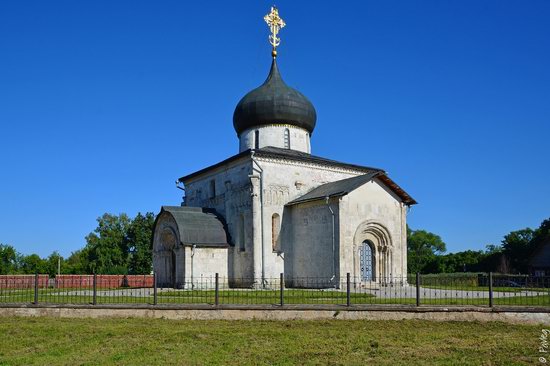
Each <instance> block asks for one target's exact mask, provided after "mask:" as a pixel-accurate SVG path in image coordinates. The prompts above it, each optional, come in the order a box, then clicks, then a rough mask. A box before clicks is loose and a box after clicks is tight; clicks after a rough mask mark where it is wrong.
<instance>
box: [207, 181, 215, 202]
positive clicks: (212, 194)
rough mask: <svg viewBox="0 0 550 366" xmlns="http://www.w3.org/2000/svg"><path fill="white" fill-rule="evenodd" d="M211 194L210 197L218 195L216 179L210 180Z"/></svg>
mask: <svg viewBox="0 0 550 366" xmlns="http://www.w3.org/2000/svg"><path fill="white" fill-rule="evenodd" d="M209 195H210V198H214V197H216V181H215V180H214V179H212V180H211V181H210V190H209Z"/></svg>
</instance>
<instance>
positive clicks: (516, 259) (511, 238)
mask: <svg viewBox="0 0 550 366" xmlns="http://www.w3.org/2000/svg"><path fill="white" fill-rule="evenodd" d="M534 234H535V231H534V230H533V229H530V228H526V229H523V230H517V231H512V232H511V233H509V234H508V235H506V236H504V239H503V240H502V251H503V253H504V255H505V256H506V260H507V261H508V264H509V266H510V267H511V269H512V271H515V272H523V273H526V272H527V261H528V259H529V257H530V255H531V253H532V251H533V246H532V243H531V242H532V240H533V235H534Z"/></svg>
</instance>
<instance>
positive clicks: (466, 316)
mask: <svg viewBox="0 0 550 366" xmlns="http://www.w3.org/2000/svg"><path fill="white" fill-rule="evenodd" d="M0 316H3V317H13V316H24V317H36V316H49V317H56V318H162V319H172V320H176V319H189V320H213V319H221V320H321V319H333V320H335V321H338V320H359V319H361V320H404V319H419V320H431V321H478V322H490V321H499V322H506V323H510V324H544V325H550V313H549V312H547V311H542V310H540V311H533V310H525V311H521V310H518V309H515V310H513V311H507V310H506V309H503V310H497V309H483V308H466V309H465V308H460V307H457V308H421V309H418V310H414V309H410V308H407V307H400V306H394V307H392V308H391V309H388V308H385V309H384V308H380V307H378V308H374V307H366V308H364V309H363V310H358V309H356V308H351V310H349V311H348V310H346V309H345V308H344V307H342V306H340V307H337V306H335V307H333V308H332V309H326V307H325V308H317V309H316V308H315V307H310V309H301V308H292V307H287V308H286V309H276V308H273V307H271V308H254V309H252V308H250V309H223V308H214V307H212V308H210V309H192V308H187V309H178V308H174V309H167V308H166V307H164V308H162V307H156V308H155V307H151V306H148V307H146V308H143V307H142V308H137V307H133V308H129V307H126V308H121V307H118V308H116V307H99V306H97V307H92V306H86V305H84V306H78V305H71V306H68V307H64V306H47V307H44V306H38V307H34V306H33V307H13V306H12V307H0Z"/></svg>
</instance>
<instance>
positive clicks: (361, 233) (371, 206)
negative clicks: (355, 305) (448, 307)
mask: <svg viewBox="0 0 550 366" xmlns="http://www.w3.org/2000/svg"><path fill="white" fill-rule="evenodd" d="M340 214H341V216H342V218H343V219H342V220H341V222H340V228H341V230H340V243H341V245H340V256H341V258H342V260H341V262H340V273H341V274H345V273H347V272H349V273H351V275H352V276H354V277H357V278H359V277H360V275H361V274H360V270H359V255H358V254H359V247H360V245H361V243H362V242H363V241H364V240H370V241H371V242H372V243H373V244H374V245H375V247H376V253H375V258H376V266H375V267H376V274H377V277H378V278H379V279H384V277H385V278H389V277H406V274H407V258H406V249H407V248H406V240H407V239H406V216H405V215H406V206H404V205H403V204H402V202H401V200H400V199H399V198H398V197H397V196H396V195H395V194H393V192H391V191H389V190H388V189H387V188H385V187H384V186H383V185H382V184H381V183H380V181H378V180H377V179H375V180H374V181H371V182H368V183H366V184H364V185H363V186H361V187H359V188H357V189H356V190H354V191H352V192H351V193H350V194H348V195H346V196H344V197H342V199H341V201H340ZM383 261H385V262H383Z"/></svg>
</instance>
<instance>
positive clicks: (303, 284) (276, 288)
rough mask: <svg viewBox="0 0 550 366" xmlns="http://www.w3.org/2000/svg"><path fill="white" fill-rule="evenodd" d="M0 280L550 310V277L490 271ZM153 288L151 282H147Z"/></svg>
mask: <svg viewBox="0 0 550 366" xmlns="http://www.w3.org/2000/svg"><path fill="white" fill-rule="evenodd" d="M43 277H44V276H42V275H41V276H39V275H36V276H31V277H27V278H25V279H24V280H23V279H22V278H19V277H18V276H0V305H1V304H22V303H33V304H42V303H44V304H91V305H102V304H151V305H165V304H166V305H168V304H172V305H178V304H179V305H183V304H203V305H214V306H219V305H273V306H284V305H343V306H362V305H411V306H423V305H435V306H437V305H440V306H452V305H469V306H487V307H491V306H550V277H534V276H525V275H504V274H491V273H474V274H438V275H419V274H416V275H408V276H406V277H383V278H377V279H375V280H373V281H363V280H361V279H360V278H355V277H352V276H350V275H349V274H347V275H346V276H345V277H344V278H317V277H310V278H290V279H289V278H287V279H285V277H284V275H283V274H281V275H280V276H279V277H277V278H265V279H252V278H231V279H228V278H225V277H221V276H218V275H216V276H213V277H199V278H193V279H186V280H184V281H183V282H181V283H179V284H178V286H177V288H159V287H157V286H156V278H155V276H154V275H153V277H152V278H151V276H150V275H144V276H143V280H142V281H141V280H140V278H139V276H134V277H138V278H137V280H136V278H133V279H132V281H131V282H130V283H128V281H126V282H125V281H114V282H113V280H112V279H109V278H106V277H108V276H95V275H85V276H82V278H79V277H78V276H74V277H75V279H73V280H72V282H70V283H69V282H63V283H62V282H61V281H52V280H50V281H47V280H46V281H45V280H44V278H43ZM148 284H150V285H148Z"/></svg>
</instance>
